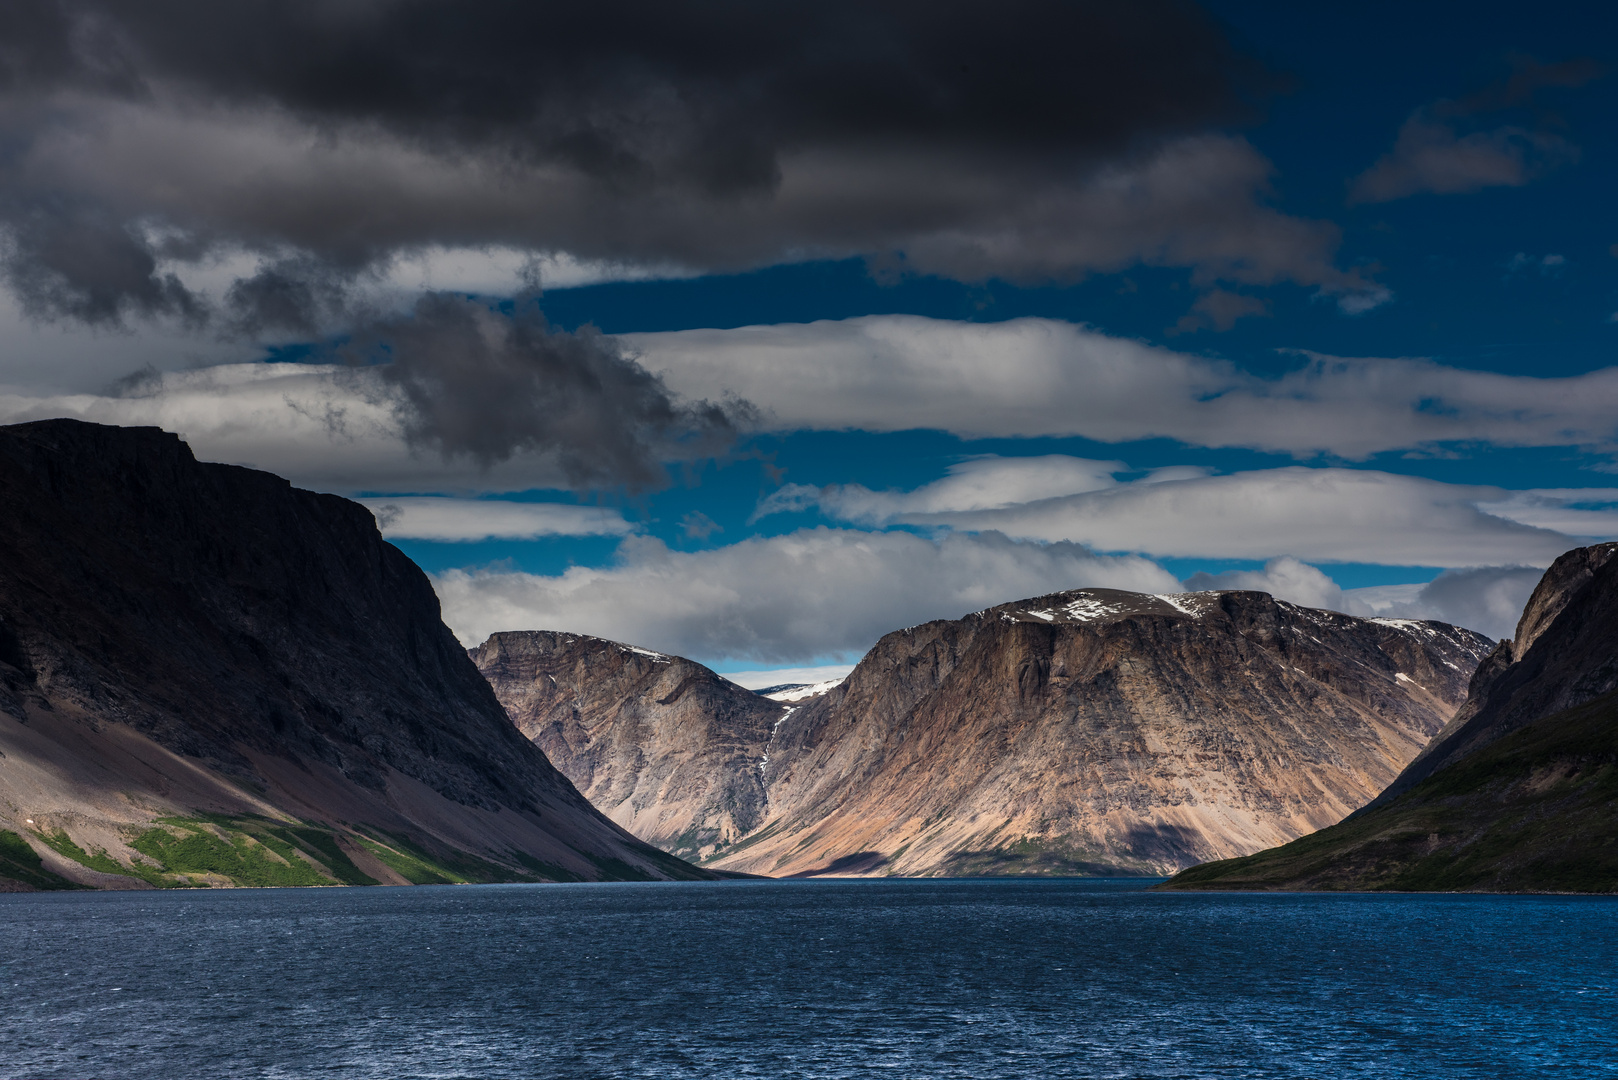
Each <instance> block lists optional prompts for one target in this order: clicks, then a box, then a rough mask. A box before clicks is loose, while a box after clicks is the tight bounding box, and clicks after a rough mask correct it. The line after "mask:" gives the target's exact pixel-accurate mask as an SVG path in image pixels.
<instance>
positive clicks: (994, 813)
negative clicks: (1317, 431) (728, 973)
mask: <svg viewBox="0 0 1618 1080" xmlns="http://www.w3.org/2000/svg"><path fill="white" fill-rule="evenodd" d="M1492 644H1493V643H1492V642H1490V641H1489V640H1488V639H1487V638H1484V637H1482V636H1481V635H1479V634H1476V633H1474V632H1472V631H1469V630H1464V629H1461V628H1458V627H1454V626H1449V625H1447V624H1443V623H1437V622H1418V621H1409V620H1398V619H1359V618H1354V617H1351V616H1348V615H1342V614H1339V613H1337V612H1331V611H1324V610H1316V609H1309V608H1302V607H1298V606H1296V605H1293V604H1289V603H1285V602H1283V601H1278V600H1275V599H1274V598H1272V597H1270V596H1269V595H1268V594H1265V593H1257V592H1216V593H1191V594H1181V595H1169V596H1150V595H1144V594H1136V593H1127V592H1118V591H1114V590H1108V589H1081V590H1077V591H1071V592H1064V593H1057V594H1052V595H1049V596H1042V597H1038V598H1034V599H1030V600H1024V601H1019V602H1016V603H1011V604H1004V605H1000V606H997V607H993V608H990V609H988V610H985V611H980V612H977V613H974V614H972V615H969V616H967V617H965V618H962V619H957V620H946V621H938V622H931V623H926V624H923V625H921V626H915V627H910V628H908V629H905V630H900V631H896V632H894V633H891V634H888V635H886V636H885V637H883V638H882V639H881V640H880V641H879V642H878V643H877V644H876V646H875V647H874V648H872V649H871V651H870V652H869V653H867V654H866V655H865V657H864V658H863V659H862V660H861V661H860V663H859V665H858V666H857V667H855V669H854V670H853V672H852V673H851V674H850V675H849V676H848V678H847V679H845V680H844V681H843V682H842V683H841V684H839V685H836V686H835V687H833V688H831V689H829V690H827V691H826V692H824V693H821V694H817V695H812V696H808V697H803V698H801V699H799V700H796V701H775V700H770V699H767V698H763V697H760V696H759V695H756V694H751V693H749V692H748V691H745V690H743V689H742V688H741V687H738V686H735V685H733V684H730V683H728V682H727V681H726V680H724V679H722V678H721V677H720V676H718V675H716V674H714V673H713V672H712V671H710V670H708V669H707V668H704V667H702V666H701V665H698V664H695V663H692V662H691V661H689V660H684V659H681V658H679V657H673V656H666V655H663V654H659V653H654V652H652V651H650V650H646V649H641V648H637V647H633V646H629V645H624V644H620V643H616V642H609V641H604V640H600V639H596V638H589V637H583V636H581V635H577V634H565V633H554V632H544V631H534V632H522V633H502V634H496V635H494V636H493V637H491V638H490V639H489V640H488V641H486V642H484V643H483V644H482V645H480V646H479V647H478V648H476V649H474V650H473V651H472V656H473V658H474V660H475V661H476V662H477V665H478V667H479V669H480V670H481V671H482V672H483V673H484V674H485V676H487V677H488V678H489V680H490V682H491V684H492V685H493V686H494V688H495V692H496V694H497V695H498V696H499V697H500V699H501V701H502V702H503V703H504V704H505V706H506V708H507V710H508V712H509V713H510V714H511V716H512V718H513V720H514V721H515V722H516V724H517V726H518V727H519V729H520V730H522V732H523V733H524V734H525V735H527V736H528V737H529V738H531V739H533V740H534V741H535V743H536V744H537V745H539V746H540V747H541V748H542V749H543V750H544V751H545V753H546V755H547V756H548V757H549V758H550V760H551V761H552V762H554V763H555V764H556V766H557V768H558V769H560V770H561V771H562V772H563V773H564V774H565V775H566V776H567V777H568V778H569V779H571V780H572V781H573V782H574V783H575V784H576V785H577V786H578V787H579V789H580V790H581V791H583V792H584V793H585V794H586V795H587V796H588V797H589V798H590V799H591V801H592V802H594V803H595V804H596V805H597V806H598V807H599V808H600V809H601V810H602V811H603V812H605V813H606V814H607V815H608V816H609V817H610V818H612V819H613V820H614V821H616V822H617V823H619V824H620V825H623V826H624V827H625V828H627V829H629V830H631V831H633V832H634V833H635V834H636V835H638V836H640V837H642V838H643V839H646V840H649V841H651V842H652V843H655V844H657V845H659V846H660V847H662V848H664V849H665V850H668V851H670V852H674V853H677V854H679V855H681V856H682V857H685V858H689V859H696V860H701V862H702V864H703V865H705V866H713V867H722V868H726V869H731V870H742V871H747V872H751V873H759V874H769V875H794V874H800V875H801V874H863V875H887V874H895V875H905V876H928V875H975V874H1007V873H1046V874H1164V873H1172V872H1174V871H1176V870H1179V869H1183V868H1185V867H1188V866H1191V865H1193V864H1196V863H1199V862H1203V861H1206V860H1209V859H1220V858H1226V857H1229V856H1233V855H1242V854H1248V853H1251V852H1255V851H1259V850H1261V849H1263V848H1266V847H1270V846H1272V845H1275V844H1278V843H1282V842H1285V841H1287V840H1290V839H1292V838H1295V837H1298V836H1302V835H1304V834H1306V833H1310V832H1313V831H1314V830H1316V829H1319V828H1322V827H1324V826H1327V825H1331V824H1333V823H1335V822H1337V821H1339V820H1341V819H1342V818H1343V817H1344V816H1345V815H1347V814H1349V813H1350V812H1352V811H1353V810H1355V809H1357V808H1359V807H1360V806H1363V805H1364V804H1365V803H1367V802H1368V801H1370V800H1371V799H1373V798H1374V797H1375V796H1376V795H1377V794H1378V793H1379V792H1380V791H1381V790H1382V789H1383V788H1384V787H1385V786H1386V785H1387V784H1388V783H1389V782H1390V781H1391V780H1393V778H1394V777H1395V776H1397V775H1398V774H1399V772H1400V771H1401V770H1402V769H1403V768H1404V767H1405V766H1406V765H1408V764H1409V763H1410V761H1411V760H1412V759H1413V758H1414V757H1415V756H1416V755H1417V754H1418V752H1419V751H1420V750H1421V749H1422V747H1423V746H1425V745H1426V744H1427V742H1428V740H1429V739H1431V737H1432V736H1433V735H1434V734H1436V733H1437V732H1438V731H1439V730H1440V729H1441V728H1443V727H1444V725H1445V724H1446V723H1447V722H1449V720H1450V719H1451V716H1452V715H1453V714H1454V712H1455V709H1456V707H1457V706H1459V705H1460V704H1461V702H1462V701H1463V700H1464V698H1465V695H1466V688H1467V685H1468V679H1469V678H1470V676H1471V675H1472V672H1473V670H1474V669H1475V668H1476V667H1477V665H1478V662H1479V661H1480V660H1482V659H1483V658H1484V657H1485V656H1486V655H1487V654H1488V652H1489V649H1490V646H1491V645H1492Z"/></svg>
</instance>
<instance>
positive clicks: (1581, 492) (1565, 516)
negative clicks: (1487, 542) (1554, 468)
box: [1478, 488, 1618, 539]
mask: <svg viewBox="0 0 1618 1080" xmlns="http://www.w3.org/2000/svg"><path fill="white" fill-rule="evenodd" d="M1478 508H1479V509H1480V510H1483V511H1485V512H1486V513H1490V514H1494V515H1495V516H1497V517H1503V518H1508V519H1510V520H1512V521H1518V522H1521V523H1522V524H1524V525H1533V526H1535V527H1537V528H1541V529H1555V530H1556V531H1557V532H1559V533H1565V534H1567V535H1568V536H1579V537H1590V538H1603V539H1604V538H1608V537H1612V536H1618V488H1536V489H1530V490H1528V491H1513V492H1510V493H1508V494H1507V495H1506V496H1505V497H1504V498H1500V499H1493V500H1490V501H1488V502H1481V503H1479V504H1478Z"/></svg>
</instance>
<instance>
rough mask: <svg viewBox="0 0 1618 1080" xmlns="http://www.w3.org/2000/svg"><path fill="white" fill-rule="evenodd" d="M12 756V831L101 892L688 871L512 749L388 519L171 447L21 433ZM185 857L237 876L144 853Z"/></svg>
mask: <svg viewBox="0 0 1618 1080" xmlns="http://www.w3.org/2000/svg"><path fill="white" fill-rule="evenodd" d="M0 752H3V753H4V755H5V756H4V757H3V758H0V826H3V827H4V828H5V829H6V830H7V831H9V832H12V833H15V834H16V835H17V836H18V837H21V838H23V839H24V840H26V842H27V843H28V844H29V845H31V846H32V847H33V849H34V850H35V851H36V852H37V853H38V854H39V855H40V856H41V857H42V858H43V859H44V860H45V864H46V869H48V870H50V871H53V872H55V873H57V874H61V875H66V876H68V877H70V878H72V879H74V880H78V881H82V882H89V883H93V884H101V885H118V884H122V885H129V884H132V883H133V884H139V883H141V882H142V881H144V882H148V883H152V884H163V885H167V884H177V883H183V882H182V878H186V879H194V880H195V881H196V882H198V883H202V882H207V881H212V882H215V883H219V884H226V883H231V882H233V881H234V882H236V883H243V882H247V881H259V880H260V879H261V878H262V879H263V880H264V882H265V883H276V882H275V881H272V880H269V879H272V878H275V877H276V876H277V875H280V877H282V878H286V877H287V876H288V874H290V875H291V878H295V879H298V880H297V881H287V882H286V883H316V882H315V881H313V880H309V881H305V880H303V879H304V878H308V877H309V876H310V875H311V874H313V875H314V876H315V877H317V878H321V879H322V880H325V881H327V882H328V883H329V882H330V881H336V880H350V879H351V880H355V881H358V880H361V879H364V880H377V881H396V882H397V881H408V880H459V879H467V880H479V879H493V878H500V877H505V878H508V879H513V880H516V879H522V878H585V879H591V878H598V877H603V876H665V875H666V874H667V873H669V872H676V873H684V872H688V871H689V868H684V869H682V868H681V864H679V863H678V862H676V861H675V860H670V859H667V858H666V857H664V856H662V855H661V854H660V853H657V852H655V851H651V850H649V849H648V848H647V847H646V846H645V845H644V844H641V843H639V842H638V841H636V840H634V839H633V838H632V837H630V836H628V835H626V834H624V833H623V832H622V831H621V830H619V829H618V828H617V827H615V826H613V825H612V824H611V823H609V822H607V821H606V820H604V819H603V818H602V817H601V816H600V814H599V813H597V812H596V811H595V810H594V809H593V808H592V807H591V806H590V805H589V803H588V802H587V801H586V800H584V799H583V798H582V797H581V796H580V795H579V794H578V793H577V792H576V791H575V790H574V789H573V787H572V785H570V784H569V783H568V782H567V780H566V779H565V778H563V777H562V776H561V775H559V774H558V773H557V772H556V770H555V769H553V768H552V767H551V765H550V764H549V762H547V761H546V760H545V758H544V755H543V754H542V753H540V752H539V751H538V750H537V749H536V748H535V747H534V746H533V745H532V744H531V743H529V742H528V741H527V740H526V739H524V738H522V737H521V735H520V734H519V733H518V732H517V731H516V730H515V729H513V728H512V727H511V725H510V723H509V721H507V719H506V717H505V715H504V712H503V710H502V708H501V706H500V704H499V702H498V701H497V700H496V699H495V697H494V695H493V693H492V691H491V690H490V689H489V687H488V685H487V683H485V682H484V680H483V679H482V678H481V677H480V676H479V674H478V672H477V669H476V668H475V667H474V666H473V665H472V664H471V663H470V662H469V661H468V659H467V657H466V654H465V651H464V650H463V649H461V648H460V646H459V644H458V643H457V642H456V641H455V639H454V637H453V635H451V634H450V632H449V631H448V629H447V628H446V627H445V626H444V625H443V623H442V621H441V620H440V618H439V611H438V602H437V598H436V597H435V596H434V594H433V592H432V588H431V586H430V584H429V583H428V581H427V579H426V577H425V576H424V575H423V574H422V573H421V571H420V570H419V569H417V568H416V567H415V565H414V564H412V563H411V562H410V561H409V560H408V559H407V558H405V557H404V555H402V554H401V553H400V552H399V551H398V550H397V549H395V548H393V547H392V546H391V545H389V544H387V543H385V542H383V540H382V539H381V537H380V535H379V534H378V533H377V531H376V527H375V522H374V520H373V519H372V517H371V515H370V514H369V512H368V511H366V510H365V509H364V508H363V507H361V506H359V505H357V504H354V503H351V502H348V501H347V500H344V499H340V498H337V497H335V496H329V495H318V494H314V493H311V492H307V491H300V490H297V489H294V488H293V487H291V486H290V485H289V484H287V483H286V481H284V480H281V479H280V478H278V477H275V476H272V475H270V474H267V473H262V472H257V471H254V470H250V469H243V468H236V467H233V466H225V465H207V464H199V463H198V462H197V461H196V460H195V459H194V458H193V457H192V455H191V453H190V451H189V449H188V448H187V447H186V446H185V444H184V443H182V442H181V441H180V440H179V439H178V438H177V437H175V436H174V435H171V434H167V433H164V432H161V431H159V430H157V429H152V428H141V429H121V428H108V427H101V426H98V425H92V424H83V423H79V422H76V421H66V420H62V421H46V422H41V423H35V424H23V425H17V426H14V427H9V428H0ZM164 820H167V821H169V824H167V825H165V824H163V823H162V822H163V821H164ZM289 829H290V830H294V831H292V832H288V831H287V830H289ZM297 829H304V830H306V831H307V832H308V835H307V836H305V835H303V834H301V833H298V832H296V830H297ZM154 830H156V831H155V832H154ZM267 830H268V831H267ZM289 837H290V839H289ZM188 840H190V842H191V846H190V848H187V849H186V850H188V851H192V852H193V853H195V852H197V851H201V850H203V849H208V850H214V849H217V851H216V852H215V854H216V855H217V856H218V857H217V858H215V859H214V860H213V862H215V863H218V864H219V865H218V867H211V864H208V860H206V859H204V860H203V861H202V863H198V864H197V865H195V866H192V867H191V872H190V873H189V874H187V875H182V874H181V872H180V870H179V869H178V868H179V866H180V865H181V864H182V863H185V859H184V858H182V857H181V856H179V855H175V854H173V853H172V852H171V855H172V858H171V859H170V860H164V859H163V858H162V857H161V856H160V855H156V854H145V852H148V851H150V852H161V851H165V850H170V849H174V848H175V845H176V844H182V843H183V842H185V841H188ZM289 845H290V846H289ZM283 849H284V850H283ZM98 851H99V852H101V853H102V854H99V855H98V854H97V853H98ZM231 851H234V852H236V856H231V855H230V854H229V853H230V852H231ZM232 858H235V860H236V861H234V862H233V861H232ZM242 860H246V861H245V862H243V861H242ZM192 861H193V862H195V861H196V860H194V859H193V860H192ZM158 864H161V866H159V865H158ZM186 865H187V866H190V864H189V863H187V864H186ZM95 868H99V870H98V869H95ZM266 868H268V869H266ZM236 871H239V872H236ZM4 873H5V871H4V869H3V868H0V874H4ZM255 874H256V875H258V876H257V877H255ZM264 875H268V877H267V878H266V877H264Z"/></svg>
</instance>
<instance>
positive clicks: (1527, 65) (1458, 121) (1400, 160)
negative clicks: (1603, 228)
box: [1348, 58, 1603, 204]
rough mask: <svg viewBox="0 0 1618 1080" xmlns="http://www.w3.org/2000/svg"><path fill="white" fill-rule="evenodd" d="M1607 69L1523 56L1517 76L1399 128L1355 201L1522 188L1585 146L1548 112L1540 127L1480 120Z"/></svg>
mask: <svg viewBox="0 0 1618 1080" xmlns="http://www.w3.org/2000/svg"><path fill="white" fill-rule="evenodd" d="M1602 74H1603V71H1602V68H1601V66H1600V65H1599V64H1596V63H1595V62H1594V61H1592V60H1588V59H1578V60H1567V61H1563V62H1561V63H1557V64H1541V63H1538V62H1536V61H1533V60H1529V59H1521V58H1519V59H1518V60H1517V61H1516V63H1515V67H1514V70H1513V71H1512V73H1511V75H1510V76H1509V77H1508V78H1506V79H1504V80H1501V81H1500V82H1498V83H1496V84H1494V85H1492V86H1489V87H1486V88H1484V89H1483V90H1481V91H1479V92H1477V93H1475V94H1469V95H1467V96H1465V97H1462V98H1459V99H1454V100H1442V101H1437V102H1434V103H1432V104H1431V105H1426V106H1423V107H1422V108H1420V109H1417V110H1416V111H1415V112H1414V113H1412V114H1411V116H1410V118H1409V119H1408V120H1406V121H1405V123H1404V126H1403V127H1401V128H1400V129H1399V134H1398V137H1397V138H1396V139H1395V141H1394V144H1393V149H1392V150H1391V151H1390V152H1388V153H1387V154H1385V155H1383V157H1382V158H1381V159H1379V160H1378V161H1377V162H1376V163H1375V164H1374V165H1372V166H1371V167H1370V168H1369V169H1367V170H1365V172H1363V173H1361V174H1360V175H1359V176H1358V177H1356V178H1355V180H1354V182H1353V184H1352V186H1351V187H1350V189H1349V194H1348V201H1349V203H1350V204H1354V203H1379V202H1389V201H1392V200H1394V199H1402V198H1405V197H1406V196H1409V195H1415V194H1417V193H1418V192H1433V193H1435V194H1438V195H1455V194H1464V193H1467V192H1472V191H1481V190H1482V189H1484V188H1486V187H1521V186H1522V185H1524V184H1526V183H1528V182H1529V181H1531V180H1534V179H1537V178H1538V177H1540V176H1543V175H1544V174H1546V173H1548V172H1550V171H1552V170H1553V169H1556V168H1559V167H1560V166H1562V165H1567V164H1570V163H1572V162H1575V161H1577V160H1578V159H1579V148H1578V147H1577V146H1575V145H1574V144H1573V143H1572V142H1570V141H1568V140H1567V139H1566V138H1564V137H1563V136H1562V135H1560V134H1558V133H1557V132H1556V131H1554V130H1551V128H1552V127H1553V126H1555V122H1554V121H1553V120H1551V119H1550V118H1549V117H1546V116H1540V117H1538V122H1536V123H1533V126H1531V127H1529V126H1523V125H1522V124H1517V123H1508V124H1497V125H1496V126H1492V127H1490V126H1485V125H1482V124H1480V123H1479V122H1478V119H1477V118H1478V117H1480V116H1484V115H1488V114H1491V113H1499V112H1501V111H1502V110H1517V111H1518V112H1522V111H1524V109H1523V107H1525V106H1527V105H1529V103H1530V102H1531V101H1532V99H1533V97H1534V94H1535V92H1536V91H1538V90H1540V89H1542V88H1544V87H1576V86H1582V85H1584V84H1585V83H1587V82H1589V81H1591V80H1592V79H1596V78H1599V77H1600V76H1601V75H1602Z"/></svg>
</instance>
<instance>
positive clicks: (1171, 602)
mask: <svg viewBox="0 0 1618 1080" xmlns="http://www.w3.org/2000/svg"><path fill="white" fill-rule="evenodd" d="M1151 595H1152V597H1153V598H1154V599H1157V600H1161V601H1163V603H1165V604H1167V605H1168V606H1169V607H1171V608H1173V609H1174V610H1175V611H1178V612H1179V613H1180V614H1182V615H1189V616H1191V617H1192V618H1193V619H1200V618H1202V612H1201V611H1199V610H1197V609H1196V608H1195V607H1187V606H1186V604H1185V602H1184V600H1183V599H1182V597H1181V596H1179V595H1175V594H1173V593H1152V594H1151Z"/></svg>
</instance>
